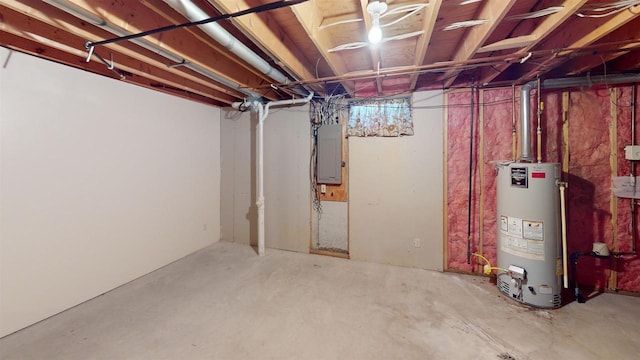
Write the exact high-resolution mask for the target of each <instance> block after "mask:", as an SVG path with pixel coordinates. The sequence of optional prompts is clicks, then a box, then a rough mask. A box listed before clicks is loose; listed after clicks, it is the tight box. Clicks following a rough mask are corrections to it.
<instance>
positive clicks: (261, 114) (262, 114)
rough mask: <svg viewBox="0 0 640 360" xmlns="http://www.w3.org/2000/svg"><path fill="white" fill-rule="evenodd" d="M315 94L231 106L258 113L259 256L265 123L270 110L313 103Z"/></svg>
mask: <svg viewBox="0 0 640 360" xmlns="http://www.w3.org/2000/svg"><path fill="white" fill-rule="evenodd" d="M312 97H313V92H309V95H307V97H305V98H298V99H291V100H280V101H270V102H268V103H267V104H266V105H263V104H262V103H261V102H260V101H258V100H253V101H251V102H250V103H247V102H242V101H241V102H234V103H233V104H232V105H231V106H232V107H233V108H234V109H236V110H240V109H242V108H246V107H247V106H250V108H251V110H252V111H256V112H257V113H258V125H257V130H256V148H257V149H258V150H257V151H258V161H257V174H258V176H257V178H256V194H257V195H256V206H257V208H258V255H259V256H264V243H265V241H264V238H265V232H264V121H265V119H266V118H267V116H269V108H270V107H272V106H285V105H301V104H306V103H308V102H309V101H311V98H312Z"/></svg>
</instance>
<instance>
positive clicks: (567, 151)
mask: <svg viewBox="0 0 640 360" xmlns="http://www.w3.org/2000/svg"><path fill="white" fill-rule="evenodd" d="M636 86H637V85H636ZM512 91H513V89H512V88H510V87H509V88H503V89H491V90H480V91H479V99H480V101H475V100H474V103H475V104H476V107H477V108H478V109H477V114H478V116H477V117H476V119H475V122H474V125H475V126H474V128H475V131H476V133H475V134H474V136H473V137H470V135H469V132H470V108H469V105H470V104H471V98H470V93H471V92H470V91H469V90H465V91H461V90H458V91H454V92H451V93H448V94H447V116H446V121H447V124H446V129H447V138H446V143H445V144H446V147H445V153H446V156H445V159H446V160H447V162H448V163H447V165H446V174H447V179H446V180H447V198H446V199H447V214H446V218H445V219H446V221H447V223H446V227H445V228H446V231H447V237H446V242H447V247H448V252H447V254H448V259H447V262H446V267H447V268H448V269H450V270H454V271H463V272H473V273H482V265H483V264H484V262H483V261H482V260H481V259H479V258H475V257H472V258H471V263H472V264H471V265H468V264H467V262H466V255H467V254H466V253H467V239H468V236H467V224H468V221H467V214H468V209H469V204H468V194H469V193H468V191H469V190H468V186H469V141H471V139H473V148H474V152H475V154H474V156H473V157H472V159H473V164H472V167H473V171H472V176H473V177H472V179H471V182H472V185H473V193H472V196H471V209H472V220H471V251H472V252H479V253H482V254H483V255H484V256H485V257H487V258H488V259H489V261H490V262H491V263H492V265H494V264H495V262H496V256H495V249H496V229H495V226H496V214H495V209H496V205H495V200H493V199H495V191H496V190H495V189H496V184H495V175H496V170H495V166H494V165H493V163H492V162H493V161H495V160H510V159H511V158H512V151H511V132H512V126H511V123H512V109H513V108H514V106H513V103H512V94H513V92H512ZM631 92H632V87H631V86H630V85H624V86H615V87H612V86H609V87H607V86H600V87H595V86H594V87H583V88H573V89H543V90H542V94H541V100H542V101H543V103H544V107H543V111H542V115H541V119H540V125H541V131H542V144H541V150H542V159H543V162H558V163H560V164H561V171H562V180H564V181H567V182H568V183H569V188H568V189H567V219H568V223H569V225H568V233H567V236H568V246H569V253H571V252H574V251H580V252H585V251H587V252H588V251H590V250H591V249H592V244H593V243H594V242H605V243H606V244H607V245H608V246H609V248H610V249H611V250H612V251H630V250H631V248H632V245H631V244H632V232H633V231H635V232H636V234H637V235H640V234H638V232H639V231H640V230H639V229H638V223H639V222H640V221H638V220H639V219H638V217H639V216H638V213H637V212H636V215H635V216H636V222H635V227H634V226H632V221H631V204H630V200H629V199H619V198H617V197H616V196H615V195H613V192H612V191H611V187H612V178H613V177H615V176H624V175H629V173H630V171H631V162H630V161H628V160H626V159H625V158H624V146H626V145H629V144H631V101H630V100H631ZM638 92H640V91H638ZM519 96H520V91H519V88H516V99H515V100H516V104H515V109H516V132H517V136H516V139H517V146H516V151H517V156H516V158H518V157H519V156H520V147H521V144H520V131H521V128H522V126H521V124H520V99H519ZM638 98H640V96H638V95H636V103H637V102H638ZM529 101H531V114H530V115H531V118H532V124H531V139H532V146H531V154H532V155H533V156H534V157H536V158H537V142H536V141H537V134H536V130H537V109H538V106H537V104H536V103H537V89H534V90H533V91H532V92H531V99H529ZM637 113H638V112H637V110H636V114H637ZM635 137H636V144H638V142H639V140H640V132H639V130H638V126H636V136H635ZM635 172H636V175H640V174H639V172H640V165H638V164H636V169H635ZM639 210H640V209H639V208H638V207H637V206H636V211H639ZM577 273H578V276H579V281H580V284H581V286H583V287H585V288H595V289H600V290H620V291H629V292H640V257H638V256H631V255H628V256H624V257H620V258H618V259H612V258H609V259H596V258H593V257H580V260H579V263H578V266H577ZM569 275H570V278H573V277H574V274H569Z"/></svg>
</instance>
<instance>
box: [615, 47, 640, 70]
mask: <svg viewBox="0 0 640 360" xmlns="http://www.w3.org/2000/svg"><path fill="white" fill-rule="evenodd" d="M611 65H612V66H613V67H614V68H615V69H620V70H621V71H630V70H635V69H638V68H640V50H638V49H636V50H634V51H631V52H629V53H627V54H625V55H623V56H621V57H619V58H617V59H615V60H613V62H612V63H611Z"/></svg>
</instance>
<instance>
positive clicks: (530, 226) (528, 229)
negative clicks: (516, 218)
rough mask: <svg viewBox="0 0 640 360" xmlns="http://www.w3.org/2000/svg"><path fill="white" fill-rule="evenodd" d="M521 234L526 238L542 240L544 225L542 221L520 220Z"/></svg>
mask: <svg viewBox="0 0 640 360" xmlns="http://www.w3.org/2000/svg"><path fill="white" fill-rule="evenodd" d="M522 228H523V234H524V237H525V238H526V239H531V240H540V241H542V240H544V227H543V225H542V221H529V220H523V221H522Z"/></svg>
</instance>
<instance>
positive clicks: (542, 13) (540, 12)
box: [505, 6, 564, 21]
mask: <svg viewBox="0 0 640 360" xmlns="http://www.w3.org/2000/svg"><path fill="white" fill-rule="evenodd" d="M563 9H564V6H551V7H548V8H546V9H542V10H538V11H533V12H529V13H525V14H520V15H513V16H509V17H507V18H505V20H507V21H513V20H525V19H535V18H539V17H543V16H548V15H551V14H555V13H557V12H560V11H562V10H563Z"/></svg>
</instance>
